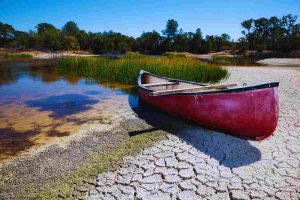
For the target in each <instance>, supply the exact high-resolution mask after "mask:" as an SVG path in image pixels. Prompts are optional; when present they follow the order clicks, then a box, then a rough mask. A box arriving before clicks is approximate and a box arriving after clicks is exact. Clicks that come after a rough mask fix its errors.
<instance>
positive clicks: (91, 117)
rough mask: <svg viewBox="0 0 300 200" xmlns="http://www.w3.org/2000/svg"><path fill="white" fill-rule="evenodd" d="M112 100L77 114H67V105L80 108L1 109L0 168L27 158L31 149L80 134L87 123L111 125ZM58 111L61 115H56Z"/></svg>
mask: <svg viewBox="0 0 300 200" xmlns="http://www.w3.org/2000/svg"><path fill="white" fill-rule="evenodd" d="M112 99H113V98H112V97H111V98H109V99H107V100H105V101H103V102H97V103H95V104H93V105H89V107H88V108H86V109H85V108H84V109H83V108H76V109H77V111H78V112H77V113H75V112H74V110H72V111H70V110H68V108H67V107H68V105H69V106H70V107H74V106H77V105H72V104H68V105H65V107H64V108H60V110H62V111H60V110H59V108H56V107H55V108H53V109H54V111H53V110H51V109H49V110H48V109H44V108H43V109H41V108H40V107H30V106H28V105H26V104H9V105H7V104H6V105H0V110H1V116H0V165H2V164H4V163H6V162H7V161H9V160H11V159H13V158H14V157H19V156H24V155H28V154H29V153H30V152H31V150H32V149H36V148H39V147H41V146H43V145H51V144H54V143H61V142H64V139H63V138H64V137H66V136H69V135H72V134H75V133H77V132H78V131H79V130H80V127H81V126H82V125H83V124H85V123H93V124H97V123H102V124H109V123H110V117H111V114H110V113H113V111H112V110H114V107H115V105H113V104H114V103H113V102H114V101H113V100H112ZM46 102H47V101H46ZM42 103H44V102H43V101H42ZM58 107H59V106H58ZM56 109H58V110H59V111H57V112H55V111H56ZM66 113H68V114H66Z"/></svg>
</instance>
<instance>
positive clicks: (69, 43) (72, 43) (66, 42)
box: [63, 35, 80, 50]
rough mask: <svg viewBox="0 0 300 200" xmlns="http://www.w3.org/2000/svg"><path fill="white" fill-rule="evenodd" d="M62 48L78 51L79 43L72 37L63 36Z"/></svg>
mask: <svg viewBox="0 0 300 200" xmlns="http://www.w3.org/2000/svg"><path fill="white" fill-rule="evenodd" d="M63 48H64V49H66V50H78V49H80V47H79V43H78V41H77V39H76V37H74V36H69V35H65V36H64V37H63Z"/></svg>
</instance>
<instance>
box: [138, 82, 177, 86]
mask: <svg viewBox="0 0 300 200" xmlns="http://www.w3.org/2000/svg"><path fill="white" fill-rule="evenodd" d="M176 84H179V82H178V81H169V82H160V83H148V84H142V86H143V87H156V86H165V85H176Z"/></svg>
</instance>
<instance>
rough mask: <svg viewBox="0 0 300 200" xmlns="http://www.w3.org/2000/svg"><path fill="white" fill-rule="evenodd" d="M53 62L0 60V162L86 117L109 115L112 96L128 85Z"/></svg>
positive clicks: (57, 137) (124, 92) (66, 132)
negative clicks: (62, 70)
mask: <svg viewBox="0 0 300 200" xmlns="http://www.w3.org/2000/svg"><path fill="white" fill-rule="evenodd" d="M54 62H55V61H54V60H18V61H16V60H13V61H12V60H4V59H3V60H0V164H1V162H4V161H5V160H9V159H11V158H13V157H15V156H18V155H21V154H26V152H28V151H29V150H30V149H32V148H33V147H38V146H42V145H45V144H49V143H51V142H52V141H54V140H63V139H64V138H65V137H66V136H69V135H71V134H73V133H75V132H76V131H78V130H79V128H80V126H81V125H82V124H84V123H86V122H91V121H100V122H102V121H109V119H108V118H109V117H110V116H111V114H112V112H113V109H114V108H113V106H114V103H113V102H114V99H117V97H118V96H119V95H127V96H128V95H129V94H130V93H132V91H133V89H132V86H126V85H119V84H112V83H105V84H104V83H97V82H95V81H91V80H89V81H87V80H84V79H82V78H81V77H78V76H70V75H62V74H58V73H57V72H55V67H54ZM129 99H133V101H135V100H136V96H133V97H131V98H129ZM133 104H135V103H133Z"/></svg>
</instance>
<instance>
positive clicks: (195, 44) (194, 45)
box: [190, 28, 203, 53]
mask: <svg viewBox="0 0 300 200" xmlns="http://www.w3.org/2000/svg"><path fill="white" fill-rule="evenodd" d="M202 43H203V36H202V32H201V29H200V28H197V30H196V32H195V34H193V36H192V41H191V44H190V51H191V52H192V53H200V52H201V50H202Z"/></svg>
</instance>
